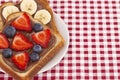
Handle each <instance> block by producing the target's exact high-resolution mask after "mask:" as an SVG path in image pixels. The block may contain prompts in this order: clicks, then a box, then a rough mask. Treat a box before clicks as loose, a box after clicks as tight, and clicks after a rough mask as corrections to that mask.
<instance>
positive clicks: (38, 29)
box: [33, 23, 43, 32]
mask: <svg viewBox="0 0 120 80" xmlns="http://www.w3.org/2000/svg"><path fill="white" fill-rule="evenodd" d="M33 30H34V31H35V32H39V31H42V30H43V27H42V25H41V24H38V23H35V24H34V26H33Z"/></svg>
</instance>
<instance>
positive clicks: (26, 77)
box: [0, 0, 64, 80]
mask: <svg viewBox="0 0 120 80" xmlns="http://www.w3.org/2000/svg"><path fill="white" fill-rule="evenodd" d="M23 1H24V0H23ZM34 1H35V2H36V3H37V10H36V12H37V11H39V10H40V9H45V10H47V11H48V12H49V13H50V15H51V20H50V21H49V22H48V23H47V24H44V23H43V22H42V21H41V20H39V19H35V18H34V16H35V14H36V12H35V13H34V14H32V15H31V14H29V13H27V15H28V16H29V18H30V20H31V22H32V24H34V23H39V24H41V25H42V26H43V28H44V29H50V32H51V35H52V37H51V39H50V42H49V44H48V47H47V48H45V49H44V50H43V51H42V52H41V53H40V59H39V60H38V61H36V62H29V63H28V66H27V68H26V69H25V70H22V71H21V70H19V69H18V68H16V66H15V65H14V64H13V63H12V62H11V60H10V59H6V58H4V57H3V55H2V52H0V53H1V54H0V64H1V65H0V67H1V68H2V69H3V70H4V71H5V72H7V73H8V74H9V75H11V76H13V77H14V78H15V79H16V80H30V79H31V78H32V77H33V76H34V75H35V74H37V72H39V71H40V69H41V68H42V67H44V65H46V64H47V63H48V62H49V61H50V60H51V59H52V58H53V57H54V56H55V55H56V54H57V53H58V51H59V50H60V49H61V48H62V47H63V46H64V39H63V37H62V36H61V34H60V33H59V31H58V30H57V27H56V24H55V21H54V17H53V11H52V10H51V8H50V6H49V3H48V1H47V0H34ZM21 3H22V2H20V3H18V4H15V3H9V2H8V3H5V4H3V5H2V6H1V7H0V13H1V17H0V27H2V28H1V30H0V31H1V32H2V33H3V31H4V29H5V28H6V27H7V26H8V25H11V23H12V22H13V21H14V20H15V19H17V18H18V17H19V16H21V15H22V14H24V13H25V12H23V11H21V10H20V11H18V12H13V13H11V14H9V15H8V16H7V17H6V18H5V17H4V16H3V15H2V11H3V9H4V8H5V7H6V6H11V5H13V6H16V7H17V8H19V9H20V4H21ZM39 7H42V8H39ZM17 31H18V32H20V33H23V34H24V35H25V36H27V35H28V34H30V35H31V34H33V33H34V32H32V33H26V32H25V31H19V30H17ZM28 37H29V36H28ZM29 38H30V39H31V37H29ZM10 42H12V40H10ZM25 51H28V52H29V51H31V49H29V50H25ZM18 52H19V51H18ZM14 53H15V54H17V53H16V51H14ZM29 55H30V52H29Z"/></svg>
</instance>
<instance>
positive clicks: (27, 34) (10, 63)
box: [3, 18, 56, 73]
mask: <svg viewBox="0 0 120 80" xmlns="http://www.w3.org/2000/svg"><path fill="white" fill-rule="evenodd" d="M15 19H16V18H15ZM15 19H12V20H10V21H9V22H7V23H6V24H5V26H4V28H5V27H7V26H8V25H10V24H11V22H12V21H13V20H15ZM34 23H35V22H34V21H31V25H34ZM3 30H4V29H3ZM17 32H20V33H22V34H24V35H25V36H26V37H27V38H28V39H29V40H30V41H32V39H31V37H30V35H31V34H33V33H34V32H32V33H26V32H24V31H17ZM9 41H10V43H12V39H9ZM32 42H33V41H32ZM33 43H34V42H33ZM55 43H56V38H55V36H54V34H52V36H51V39H50V42H49V45H48V47H47V48H43V50H42V52H40V59H39V60H38V61H40V60H41V58H42V56H44V55H45V54H46V53H47V52H48V51H49V50H50V49H51V48H52V47H53V46H54V45H55ZM34 44H35V43H34ZM25 51H26V52H28V53H29V54H31V52H32V49H29V50H25ZM20 52H22V51H14V50H13V54H19V53H20ZM3 60H4V61H5V62H6V64H7V65H9V66H11V67H12V69H14V70H15V71H18V72H21V73H22V72H26V71H27V70H29V68H31V67H32V66H33V65H34V64H36V63H37V61H36V62H31V61H29V63H28V66H27V68H26V70H24V71H21V70H19V69H18V68H17V67H16V66H15V65H14V64H13V62H12V60H11V58H4V57H3Z"/></svg>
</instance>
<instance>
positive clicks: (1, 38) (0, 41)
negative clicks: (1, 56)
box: [0, 33, 9, 49]
mask: <svg viewBox="0 0 120 80" xmlns="http://www.w3.org/2000/svg"><path fill="white" fill-rule="evenodd" d="M8 47H9V41H8V39H7V38H6V36H5V35H4V34H2V33H0V49H5V48H8Z"/></svg>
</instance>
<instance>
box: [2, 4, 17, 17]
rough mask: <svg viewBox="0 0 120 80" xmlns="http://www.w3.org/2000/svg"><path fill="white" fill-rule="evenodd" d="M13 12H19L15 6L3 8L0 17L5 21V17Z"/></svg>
mask: <svg viewBox="0 0 120 80" xmlns="http://www.w3.org/2000/svg"><path fill="white" fill-rule="evenodd" d="M15 12H19V9H18V8H17V7H16V6H6V7H4V8H3V11H2V15H3V17H4V18H5V19H7V17H8V16H9V15H10V14H12V13H15Z"/></svg>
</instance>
